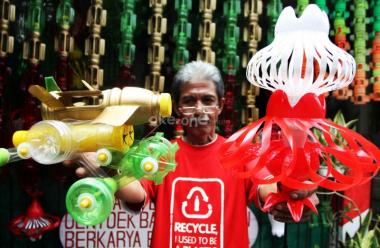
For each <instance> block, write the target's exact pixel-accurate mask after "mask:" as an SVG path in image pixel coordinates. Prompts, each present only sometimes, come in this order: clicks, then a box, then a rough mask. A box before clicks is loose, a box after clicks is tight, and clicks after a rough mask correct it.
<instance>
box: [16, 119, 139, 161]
mask: <svg viewBox="0 0 380 248" xmlns="http://www.w3.org/2000/svg"><path fill="white" fill-rule="evenodd" d="M133 139H134V133H133V126H127V125H124V126H117V127H114V126H110V125H106V124H93V123H89V122H62V121H54V120H47V121H40V122H38V123H36V124H35V125H33V126H32V127H31V128H30V129H29V130H27V131H26V130H22V131H17V132H15V133H14V135H13V144H14V146H15V147H17V151H18V155H19V156H20V157H22V158H25V159H26V158H32V159H33V160H35V161H37V162H38V163H41V164H54V163H59V162H62V161H64V160H67V159H70V158H72V157H73V155H74V154H75V153H81V152H94V151H97V150H98V149H100V148H103V147H107V148H113V149H116V150H120V151H125V150H126V149H128V147H130V146H131V145H132V143H133Z"/></svg>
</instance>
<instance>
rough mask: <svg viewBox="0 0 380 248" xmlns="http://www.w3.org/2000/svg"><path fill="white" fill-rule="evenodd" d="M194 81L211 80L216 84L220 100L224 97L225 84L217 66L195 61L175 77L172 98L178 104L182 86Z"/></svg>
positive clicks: (180, 70)
mask: <svg viewBox="0 0 380 248" xmlns="http://www.w3.org/2000/svg"><path fill="white" fill-rule="evenodd" d="M194 80H210V81H212V82H214V84H215V88H216V94H217V95H218V99H219V100H220V99H221V98H223V96H224V84H223V80H222V76H221V75H220V71H219V69H218V68H216V66H215V65H213V64H210V63H206V62H203V61H200V60H199V61H193V62H190V63H188V64H185V65H184V66H183V67H181V69H179V71H178V72H177V74H176V75H175V76H174V80H173V83H172V96H173V98H174V101H175V102H177V103H178V101H179V94H180V90H181V86H182V85H183V84H186V83H188V82H191V81H194Z"/></svg>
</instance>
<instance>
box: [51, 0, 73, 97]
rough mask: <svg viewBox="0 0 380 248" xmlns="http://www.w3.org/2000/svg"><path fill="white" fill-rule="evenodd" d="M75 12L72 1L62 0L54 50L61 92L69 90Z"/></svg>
mask: <svg viewBox="0 0 380 248" xmlns="http://www.w3.org/2000/svg"><path fill="white" fill-rule="evenodd" d="M74 16H75V12H74V9H73V7H72V0H62V1H61V2H60V4H59V5H58V8H57V15H56V22H57V24H58V26H59V29H60V30H59V33H58V34H57V35H56V37H55V40H54V49H55V50H56V51H57V52H58V55H59V60H58V66H57V76H56V79H57V83H58V85H59V87H60V88H61V90H67V89H68V85H67V82H68V69H69V67H68V56H69V53H70V52H72V51H73V49H74V39H73V37H72V36H71V35H70V31H69V29H70V26H71V25H72V24H73V22H74Z"/></svg>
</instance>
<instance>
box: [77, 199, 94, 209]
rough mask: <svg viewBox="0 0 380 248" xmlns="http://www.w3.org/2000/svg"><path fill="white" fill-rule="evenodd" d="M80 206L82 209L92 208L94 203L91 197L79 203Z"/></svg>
mask: <svg viewBox="0 0 380 248" xmlns="http://www.w3.org/2000/svg"><path fill="white" fill-rule="evenodd" d="M79 206H80V207H81V208H90V207H91V206H92V201H91V199H90V198H89V197H83V199H81V201H80V203H79Z"/></svg>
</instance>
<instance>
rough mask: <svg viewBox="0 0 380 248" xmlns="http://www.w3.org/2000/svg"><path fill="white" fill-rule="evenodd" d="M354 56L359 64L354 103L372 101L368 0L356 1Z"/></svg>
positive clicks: (353, 97) (355, 80)
mask: <svg viewBox="0 0 380 248" xmlns="http://www.w3.org/2000/svg"><path fill="white" fill-rule="evenodd" d="M353 9H354V20H353V23H354V35H353V37H354V39H355V41H354V56H355V61H356V64H357V68H356V75H355V79H354V83H353V85H354V94H353V96H352V97H351V101H353V102H354V104H366V103H367V102H369V101H370V98H369V96H368V95H367V92H366V90H367V87H368V80H367V76H366V72H367V71H368V70H369V67H368V65H367V63H366V62H367V50H366V43H367V40H368V33H367V31H366V23H367V20H366V11H367V9H368V2H367V1H366V0H355V1H354V8H353Z"/></svg>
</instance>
